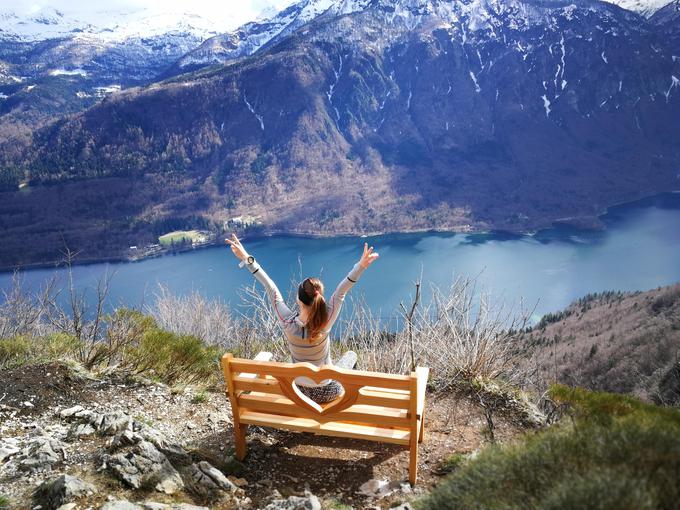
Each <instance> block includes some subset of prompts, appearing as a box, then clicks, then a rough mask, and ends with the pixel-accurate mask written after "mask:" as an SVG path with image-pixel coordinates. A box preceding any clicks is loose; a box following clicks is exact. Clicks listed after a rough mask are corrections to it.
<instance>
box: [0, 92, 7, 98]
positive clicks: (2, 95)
mask: <svg viewBox="0 0 680 510" xmlns="http://www.w3.org/2000/svg"><path fill="white" fill-rule="evenodd" d="M8 97H9V96H8V95H7V94H3V93H2V92H0V99H7V98H8Z"/></svg>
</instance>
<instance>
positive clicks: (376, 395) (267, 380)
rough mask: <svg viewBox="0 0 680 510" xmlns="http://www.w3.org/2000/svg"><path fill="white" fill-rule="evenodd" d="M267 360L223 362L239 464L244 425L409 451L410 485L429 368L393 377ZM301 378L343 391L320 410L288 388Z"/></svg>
mask: <svg viewBox="0 0 680 510" xmlns="http://www.w3.org/2000/svg"><path fill="white" fill-rule="evenodd" d="M270 359H271V354H270V353H260V354H259V355H258V356H257V357H256V358H255V359H252V360H249V359H239V358H234V357H233V356H232V355H231V354H230V353H227V354H225V355H224V356H223V357H222V370H223V371H224V380H225V382H226V384H227V390H228V395H229V400H230V401H231V408H232V412H233V416H234V436H235V445H236V457H237V458H238V459H239V460H243V459H244V458H245V456H246V428H247V426H248V425H258V426H262V427H274V428H280V429H287V430H294V431H303V432H313V433H315V434H321V435H326V436H339V437H352V438H357V439H368V440H372V441H380V442H386V443H396V444H400V445H404V446H408V447H409V448H410V450H411V459H410V465H409V481H410V482H411V484H413V485H415V483H416V477H417V474H418V465H417V463H418V443H419V442H422V441H423V438H424V426H423V423H424V416H423V413H424V411H425V386H426V384H427V378H428V375H429V368H421V367H418V368H417V369H416V370H415V372H412V373H411V374H410V375H395V374H383V373H378V372H364V371H359V370H347V369H342V368H337V367H334V366H332V365H324V366H322V367H315V366H314V365H312V364H310V363H276V362H272V361H269V360H270ZM300 376H304V377H308V378H310V379H312V380H314V381H318V382H320V381H323V380H326V379H334V380H336V381H338V382H339V383H340V384H342V386H343V388H344V390H345V391H344V393H343V394H342V395H341V396H339V397H338V398H337V399H335V400H333V401H332V402H329V403H327V404H321V405H319V404H317V403H316V402H313V401H312V400H310V399H309V398H307V397H306V396H305V395H303V394H302V393H300V392H299V391H298V389H297V387H296V386H295V385H294V384H293V381H294V380H295V379H296V378H297V377H300Z"/></svg>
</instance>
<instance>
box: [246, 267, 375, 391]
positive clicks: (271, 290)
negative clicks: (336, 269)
mask: <svg viewBox="0 0 680 510" xmlns="http://www.w3.org/2000/svg"><path fill="white" fill-rule="evenodd" d="M246 267H247V268H248V270H249V271H250V272H251V273H252V274H253V276H255V278H256V279H257V281H259V282H260V283H261V284H262V285H263V286H264V288H265V291H266V292H267V295H268V296H269V299H270V300H271V302H272V306H273V307H274V312H275V313H276V317H277V318H278V321H279V324H280V325H281V327H282V328H283V332H284V334H285V335H286V339H287V340H288V349H289V350H290V355H291V358H292V359H293V363H298V362H302V361H305V362H308V363H312V364H313V365H316V366H321V365H330V364H332V360H331V355H330V342H329V333H330V330H331V328H332V327H333V324H335V321H336V320H337V318H338V315H339V313H340V308H342V303H343V302H344V300H345V295H346V294H347V292H348V291H349V289H351V288H352V287H353V286H354V284H355V283H356V281H357V280H358V279H359V277H360V276H361V273H363V272H364V268H362V267H361V266H360V265H359V263H358V262H357V263H356V264H355V265H354V267H353V268H352V270H351V271H350V272H349V274H348V275H347V276H346V277H345V278H344V279H343V280H342V281H341V282H340V283H339V284H338V286H337V288H336V289H335V292H333V295H332V296H331V298H330V299H329V300H328V301H327V302H326V306H327V308H328V322H327V323H326V325H325V326H324V328H323V330H322V335H321V336H320V338H318V339H317V340H314V341H311V340H310V339H309V337H308V336H307V329H306V328H305V325H304V324H303V323H302V322H301V321H300V319H299V317H298V315H299V314H298V312H294V311H292V310H291V309H290V308H288V306H287V305H286V303H285V302H284V301H283V296H282V295H281V292H280V291H279V289H278V287H277V286H276V284H275V283H274V282H273V281H272V279H271V278H270V277H269V275H268V274H267V273H266V272H265V271H264V269H262V267H261V266H260V265H259V264H258V263H257V261H255V262H253V263H252V264H246ZM295 383H296V384H298V385H299V386H319V385H323V384H327V383H328V380H326V381H322V382H321V383H320V384H319V385H318V384H316V383H315V382H314V381H312V380H311V379H308V378H306V377H298V378H297V379H296V380H295Z"/></svg>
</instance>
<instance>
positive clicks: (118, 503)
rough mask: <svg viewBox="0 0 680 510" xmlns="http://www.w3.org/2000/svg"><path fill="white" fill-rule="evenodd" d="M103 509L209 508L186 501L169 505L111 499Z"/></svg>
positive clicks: (196, 509) (198, 509) (193, 509)
mask: <svg viewBox="0 0 680 510" xmlns="http://www.w3.org/2000/svg"><path fill="white" fill-rule="evenodd" d="M101 510H209V509H208V508H207V507H204V506H195V505H188V504H186V503H175V504H172V505H167V504H165V503H156V502H154V501H145V502H143V503H130V502H129V501H127V500H125V499H120V500H114V501H109V502H108V503H106V504H105V505H104V506H103V507H101Z"/></svg>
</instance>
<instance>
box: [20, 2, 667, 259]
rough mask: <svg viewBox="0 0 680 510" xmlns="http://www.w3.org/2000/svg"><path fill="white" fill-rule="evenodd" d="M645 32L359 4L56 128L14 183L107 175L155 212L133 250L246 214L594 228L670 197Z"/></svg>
mask: <svg viewBox="0 0 680 510" xmlns="http://www.w3.org/2000/svg"><path fill="white" fill-rule="evenodd" d="M394 5H397V6H400V8H399V9H393V8H391V7H390V6H392V7H394ZM409 6H410V7H409ZM423 6H425V7H427V6H430V7H432V9H430V10H428V9H425V8H424V7H423ZM656 30H657V28H656V26H655V25H654V24H652V23H651V22H649V21H646V20H645V19H644V18H642V17H641V16H639V15H636V14H634V13H630V12H628V11H625V10H623V9H621V8H619V7H616V6H614V5H610V4H605V3H601V2H590V1H587V0H583V1H580V2H578V3H576V4H574V3H571V2H559V3H549V4H545V3H541V2H519V1H513V2H504V3H500V2H493V1H480V0H477V1H475V2H470V3H468V4H463V3H460V2H456V3H452V2H425V3H422V2H403V1H402V2H397V3H394V2H375V3H373V4H371V6H370V7H369V8H367V9H365V10H363V11H361V12H354V13H351V14H345V15H341V16H320V17H318V18H316V19H315V20H313V21H311V22H309V23H307V24H306V25H304V26H303V27H302V28H300V29H298V30H296V31H295V32H293V33H292V34H290V35H289V36H287V37H286V38H283V39H282V40H280V41H278V42H276V43H272V44H271V45H269V46H267V47H266V48H264V49H263V50H262V51H259V52H257V53H256V54H254V55H251V56H248V57H244V58H241V59H237V60H235V61H233V62H229V63H227V64H224V65H218V66H212V67H209V68H205V69H202V70H198V71H195V72H193V73H188V74H184V75H180V76H175V77H173V78H171V79H169V80H167V81H165V82H162V83H158V84H154V85H151V86H149V87H146V88H139V89H131V90H128V91H125V92H123V93H120V94H117V95H115V96H112V97H110V98H109V99H106V100H105V101H102V102H101V103H100V104H98V105H97V106H95V107H94V108H91V109H90V110H88V111H87V112H85V113H83V114H78V115H76V116H74V117H71V118H67V119H63V120H60V121H58V122H56V123H55V124H53V125H51V126H49V127H47V128H45V129H44V130H42V131H40V132H38V133H36V135H35V138H34V142H33V145H32V146H31V147H30V149H29V150H28V151H27V152H26V153H25V154H24V155H23V156H22V158H23V160H24V163H23V164H22V166H21V171H23V172H25V175H26V176H27V178H28V179H29V181H28V182H30V183H31V187H36V186H37V187H36V188H35V189H36V190H37V189H40V188H42V186H40V185H41V184H48V183H50V184H54V185H56V184H59V183H63V182H65V181H68V182H70V184H69V189H70V190H78V189H79V187H82V188H83V189H90V187H89V186H85V185H84V184H82V185H81V184H78V183H79V182H81V181H82V180H83V179H92V178H95V180H96V179H99V178H101V177H104V176H109V177H112V178H116V179H119V180H121V182H129V183H130V186H131V187H132V188H133V189H137V190H138V193H139V196H140V197H141V196H145V197H149V196H150V197H153V198H152V199H151V201H150V202H148V203H141V202H138V203H136V204H135V206H134V208H133V210H132V211H128V212H127V213H126V217H127V218H133V219H128V220H126V221H128V222H129V223H128V224H127V225H125V223H124V222H120V223H118V225H119V226H118V227H116V231H117V236H120V237H125V236H126V235H127V236H129V239H130V242H129V244H138V243H139V242H144V240H145V239H146V240H147V241H146V242H148V239H152V238H153V235H152V231H153V228H155V227H152V225H155V224H160V223H159V222H161V220H162V221H165V220H168V219H172V221H176V222H178V223H182V224H183V225H184V224H186V226H191V227H192V228H194V227H196V225H193V226H192V225H190V223H191V222H192V221H195V219H196V218H198V217H200V218H202V220H201V221H207V222H208V223H210V224H211V225H213V226H214V228H216V229H218V230H219V229H220V228H222V225H224V224H225V222H226V221H227V220H228V219H229V218H230V217H234V216H239V215H243V214H246V215H252V216H257V215H260V216H261V217H262V221H263V222H264V226H265V228H271V229H273V230H276V231H294V232H307V233H315V234H326V235H328V234H332V233H339V232H349V231H352V232H367V231H369V232H375V231H396V230H414V229H429V228H435V229H437V228H438V229H441V230H463V231H465V230H486V229H491V228H497V229H504V230H511V231H528V230H535V229H536V228H541V227H543V226H547V225H549V224H551V223H552V222H553V221H558V220H560V219H563V218H567V217H572V218H585V219H586V221H590V222H591V223H592V221H595V220H594V218H595V217H596V216H597V214H598V213H599V212H600V211H601V210H602V209H603V208H604V207H606V206H607V205H609V204H612V203H616V202H623V201H630V200H634V199H636V198H640V197H642V196H645V195H651V194H654V193H658V192H659V191H665V190H668V189H677V187H678V178H677V175H676V174H677V171H676V166H677V161H678V157H679V156H680V154H678V150H677V143H676V140H677V137H678V136H680V134H679V133H678V129H679V128H678V125H677V123H676V122H674V120H673V119H674V118H676V116H677V115H680V113H679V112H678V109H679V108H680V96H679V95H678V94H679V93H680V88H678V87H677V85H676V84H675V81H674V80H673V79H672V78H673V76H677V75H678V74H680V72H678V62H676V61H675V60H673V59H672V55H673V51H674V50H673V49H672V47H671V46H669V45H668V43H666V42H665V40H664V39H663V38H661V37H660V35H659V34H658V33H657V32H656ZM22 158H19V160H21V159H22ZM83 182H85V181H83ZM123 188H125V189H127V185H125V186H123ZM160 188H163V189H164V191H163V192H162V193H160V192H159V191H158V190H159V189H160ZM151 190H154V191H151ZM345 190H347V191H345ZM43 193H45V195H44V196H49V195H50V193H51V192H49V191H42V190H41V192H40V194H41V195H43ZM112 193H113V191H112ZM78 196H80V195H78ZM9 197H10V198H9V204H11V205H7V206H6V207H8V208H9V209H10V210H16V211H25V210H26V208H27V207H29V208H30V206H29V205H28V204H27V202H26V200H29V201H30V199H27V198H26V195H12V194H11V193H10V195H9ZM310 197H314V200H311V198H310ZM83 198H84V199H86V197H83ZM45 200H49V201H52V199H47V198H45ZM110 200H111V201H113V202H114V203H115V202H116V201H118V200H122V197H119V196H117V195H115V194H114V195H112V196H111V197H110ZM130 201H131V198H130V197H126V198H125V200H124V202H125V203H130ZM132 201H133V202H134V201H135V200H133V199H132ZM367 205H368V209H367ZM360 211H361V212H360ZM93 212H94V213H95V214H99V211H98V210H97V211H93ZM191 218H194V219H191ZM62 219H63V218H62ZM107 221H111V220H107ZM65 224H66V225H69V224H73V220H67V221H66V223H65ZM133 225H134V227H133ZM145 225H146V226H145ZM8 226H9V227H11V228H13V229H14V230H13V231H14V232H15V233H16V235H17V239H21V238H22V236H23V235H28V234H22V232H27V231H28V229H29V226H28V224H23V223H21V224H12V225H8ZM49 228H51V227H48V226H47V225H44V226H43V229H44V230H49ZM102 228H108V227H102ZM201 228H202V227H201ZM143 229H149V230H150V231H147V233H146V234H144V235H143V236H141V237H140V234H141V232H142V230H143ZM44 230H43V231H44ZM108 231H109V232H110V231H111V229H110V228H108ZM23 244H25V243H23ZM118 249H120V248H118ZM12 250H13V249H9V251H12ZM25 262H28V261H25Z"/></svg>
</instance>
